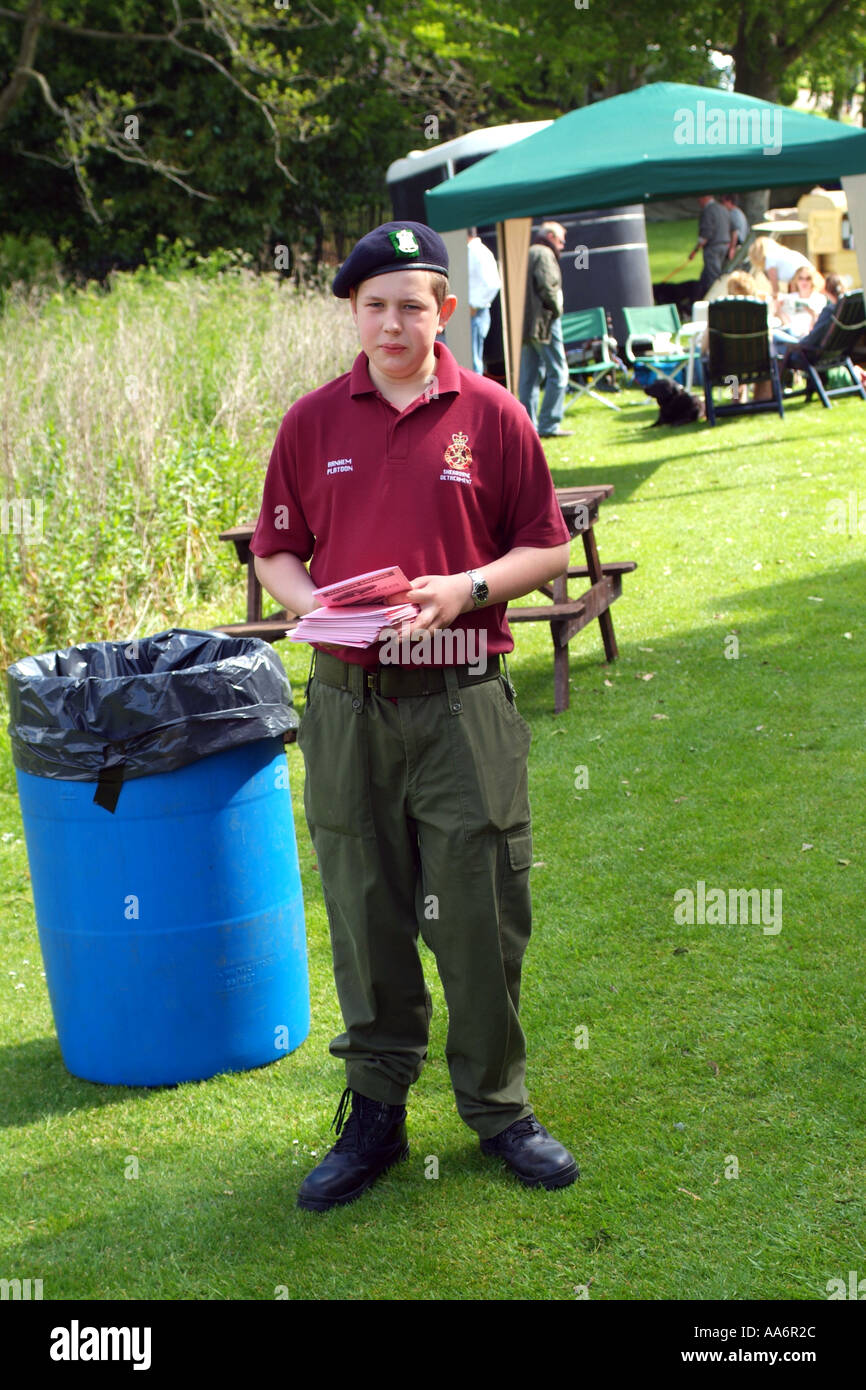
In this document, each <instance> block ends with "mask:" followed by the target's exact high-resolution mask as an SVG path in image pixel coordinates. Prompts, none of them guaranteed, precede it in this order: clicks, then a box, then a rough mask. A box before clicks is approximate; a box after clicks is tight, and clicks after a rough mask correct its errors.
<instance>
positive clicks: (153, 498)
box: [0, 269, 357, 664]
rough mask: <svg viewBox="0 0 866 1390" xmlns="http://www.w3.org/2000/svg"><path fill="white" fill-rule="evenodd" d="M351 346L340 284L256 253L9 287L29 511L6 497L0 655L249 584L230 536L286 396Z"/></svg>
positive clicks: (14, 454) (317, 377) (251, 500)
mask: <svg viewBox="0 0 866 1390" xmlns="http://www.w3.org/2000/svg"><path fill="white" fill-rule="evenodd" d="M356 351H357V340H356V337H355V333H354V329H353V326H352V322H351V317H350V315H349V312H348V310H347V308H346V306H345V305H341V304H338V303H337V301H336V300H334V298H333V296H331V295H329V294H327V293H325V292H321V291H309V290H308V291H300V290H298V289H296V288H295V287H293V286H290V285H288V284H286V283H285V282H281V281H279V280H278V279H276V278H273V277H262V276H256V275H254V274H252V273H251V272H249V271H246V270H243V269H237V270H234V271H230V272H227V273H225V274H222V275H219V276H207V277H203V276H201V275H196V274H193V273H191V272H187V273H183V272H181V273H177V274H176V275H175V276H173V277H171V278H163V277H161V276H159V275H157V274H155V273H153V272H151V271H148V270H144V271H139V272H136V273H135V274H133V275H129V274H119V275H116V276H114V277H113V278H112V281H111V284H110V287H109V289H108V290H101V289H99V288H97V287H95V286H88V287H87V289H85V290H83V291H78V292H76V291H65V292H63V293H56V294H53V295H51V296H50V297H46V296H45V295H44V294H43V295H41V296H40V295H37V294H30V295H25V294H23V293H22V294H18V295H17V296H16V295H12V296H10V297H9V299H8V300H7V303H6V308H5V312H4V313H3V315H2V317H0V421H2V424H0V501H3V502H6V503H9V502H11V501H12V500H13V499H20V500H22V501H26V503H27V504H28V505H29V511H25V512H24V513H23V514H22V512H21V511H18V512H15V511H10V510H9V509H8V508H7V509H6V510H5V511H4V512H3V513H2V514H0V518H2V522H3V524H2V525H0V661H2V662H3V663H4V664H6V663H7V662H9V661H10V660H14V659H15V658H16V657H17V656H19V655H21V654H22V653H24V652H25V651H35V650H45V649H46V648H48V647H54V646H64V645H66V644H67V643H69V642H73V641H82V640H98V639H102V638H108V637H113V636H130V635H133V634H134V633H135V632H142V631H145V630H150V631H157V630H158V629H159V627H161V626H167V625H170V624H182V623H183V621H184V615H185V613H187V611H188V610H190V609H193V608H196V609H200V608H201V606H202V603H203V602H204V603H207V601H208V600H209V599H210V598H212V597H214V595H215V594H217V593H218V591H219V589H220V588H226V587H227V586H228V585H230V584H233V585H234V587H235V588H236V589H237V591H238V594H239V595H242V586H238V585H237V566H236V561H235V559H234V553H233V551H231V552H230V551H229V549H228V548H227V547H226V546H224V545H222V544H220V543H219V542H218V541H217V535H218V533H219V531H220V530H221V529H223V528H224V527H226V526H229V525H232V524H234V523H235V522H236V521H238V520H239V519H241V518H242V517H247V518H254V517H255V515H256V513H257V510H258V505H259V501H260V497H261V484H262V478H263V471H264V467H265V465H266V463H267V459H268V455H269V451H270V447H271V444H272V443H273V438H274V435H275V432H276V429H277V426H278V424H279V421H280V419H281V417H282V415H283V414H284V412H285V411H286V410H287V409H288V407H289V405H291V403H292V402H293V401H294V400H296V399H297V398H298V397H299V396H300V395H302V394H304V392H306V391H309V390H312V389H313V388H314V387H316V386H318V385H321V384H322V383H323V382H324V381H327V380H329V379H331V378H332V377H333V376H335V375H337V374H338V373H339V372H341V371H345V370H346V369H347V368H348V367H349V366H350V365H351V362H352V359H353V357H354V354H355V352H356ZM37 518H38V519H39V520H40V521H41V535H39V534H38V531H39V529H40V528H39V526H37V524H36V523H37ZM28 521H29V523H30V524H29V525H28V524H27V523H28ZM227 616H228V615H227Z"/></svg>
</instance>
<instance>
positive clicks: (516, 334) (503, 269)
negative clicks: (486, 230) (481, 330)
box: [496, 217, 532, 396]
mask: <svg viewBox="0 0 866 1390" xmlns="http://www.w3.org/2000/svg"><path fill="white" fill-rule="evenodd" d="M531 231H532V218H531V217H511V218H509V219H508V221H507V222H497V224H496V249H497V254H498V259H499V274H500V275H501V277H502V293H501V295H500V302H501V305H502V347H503V352H504V354H505V382H506V385H507V387H508V389H509V391H510V392H511V393H512V395H515V396H516V395H517V387H518V382H519V379H520V347H521V343H522V341H523V305H524V300H525V298H526V271H527V266H528V263H529V238H530V234H531Z"/></svg>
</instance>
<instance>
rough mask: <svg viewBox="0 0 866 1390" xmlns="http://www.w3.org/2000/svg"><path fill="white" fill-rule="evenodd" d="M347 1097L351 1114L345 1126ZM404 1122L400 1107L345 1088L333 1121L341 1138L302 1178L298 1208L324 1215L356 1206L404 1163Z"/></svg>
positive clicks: (406, 1152)
mask: <svg viewBox="0 0 866 1390" xmlns="http://www.w3.org/2000/svg"><path fill="white" fill-rule="evenodd" d="M350 1096H351V1098H352V1113H351V1114H350V1116H349V1118H348V1120H346V1122H345V1125H344V1123H343V1122H344V1119H345V1115H346V1110H347V1108H348V1102H349V1097H350ZM405 1122H406V1107H405V1106H404V1105H385V1104H384V1102H382V1101H378V1100H370V1099H369V1097H367V1096H362V1095H361V1094H360V1093H359V1092H358V1091H352V1090H350V1089H349V1087H348V1086H347V1087H346V1089H345V1091H344V1092H343V1094H342V1096H341V1097H340V1104H339V1105H338V1106H337V1113H336V1115H335V1116H334V1118H333V1120H332V1121H331V1128H332V1129H335V1130H336V1132H337V1134H338V1135H339V1136H340V1137H339V1139H338V1140H337V1142H336V1144H335V1145H334V1147H333V1148H332V1149H330V1150H329V1151H328V1153H326V1154H325V1157H324V1158H323V1159H322V1161H321V1163H320V1164H319V1165H318V1167H317V1168H314V1169H313V1171H312V1173H308V1174H307V1176H306V1177H305V1178H304V1181H303V1182H302V1183H301V1186H300V1190H299V1192H298V1206H299V1207H303V1209H304V1210H305V1211H328V1210H329V1209H330V1208H331V1207H337V1206H345V1204H346V1203H347V1202H354V1200H355V1198H356V1197H360V1195H361V1193H362V1192H366V1190H367V1188H368V1187H370V1186H371V1185H372V1184H373V1183H374V1182H375V1181H376V1179H377V1178H378V1176H379V1174H380V1173H384V1172H385V1170H386V1169H387V1168H390V1167H391V1166H392V1164H394V1163H396V1162H397V1161H398V1160H399V1159H402V1158H407V1157H408V1155H409V1145H408V1144H407V1142H406V1123H405ZM341 1130H342V1133H340V1131H341Z"/></svg>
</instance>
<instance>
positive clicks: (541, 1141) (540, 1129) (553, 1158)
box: [481, 1115, 580, 1188]
mask: <svg viewBox="0 0 866 1390" xmlns="http://www.w3.org/2000/svg"><path fill="white" fill-rule="evenodd" d="M481 1152H482V1153H485V1154H490V1155H491V1157H496V1158H501V1159H503V1160H504V1161H505V1163H507V1164H508V1167H509V1168H510V1169H511V1171H512V1172H513V1173H514V1175H515V1176H516V1177H518V1178H519V1179H520V1181H521V1182H522V1183H524V1184H525V1186H526V1187H547V1188H556V1187H568V1186H569V1184H570V1183H573V1182H574V1180H575V1178H579V1177H580V1172H579V1170H578V1167H577V1164H576V1163H575V1161H574V1159H573V1158H572V1156H571V1154H570V1153H569V1152H568V1149H567V1148H566V1147H565V1146H564V1145H563V1144H560V1143H559V1141H558V1140H557V1139H554V1137H553V1135H552V1134H548V1132H547V1130H546V1129H545V1128H544V1125H540V1124H539V1123H538V1121H537V1120H536V1118H535V1116H534V1115H527V1117H526V1119H525V1120H515V1122H514V1124H512V1125H509V1126H508V1128H507V1129H504V1130H503V1131H502V1133H501V1134H497V1135H495V1137H494V1138H493V1139H482V1140H481Z"/></svg>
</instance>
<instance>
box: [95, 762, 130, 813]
mask: <svg viewBox="0 0 866 1390" xmlns="http://www.w3.org/2000/svg"><path fill="white" fill-rule="evenodd" d="M122 786H123V763H114V764H113V765H112V766H111V767H104V768H103V769H102V771H101V772H100V774H99V780H98V781H97V783H96V791H95V792H94V793H93V801H94V805H96V806H101V807H102V808H103V809H104V810H106V811H110V812H111V813H112V815H113V814H114V812H115V811H116V810H117V803H118V801H119V800H120V791H121V788H122Z"/></svg>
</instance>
